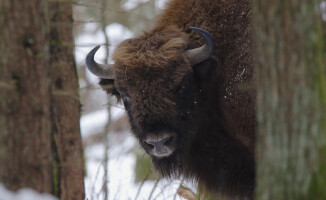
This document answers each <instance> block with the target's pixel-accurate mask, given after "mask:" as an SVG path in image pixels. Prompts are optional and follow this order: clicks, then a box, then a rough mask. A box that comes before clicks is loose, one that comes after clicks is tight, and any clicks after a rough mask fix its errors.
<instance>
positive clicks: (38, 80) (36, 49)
mask: <svg viewBox="0 0 326 200" xmlns="http://www.w3.org/2000/svg"><path fill="white" fill-rule="evenodd" d="M0 15H1V17H0V21H1V22H0V30H1V31H0V55H1V59H0V166H1V167H0V181H1V182H3V183H4V184H5V185H6V186H7V187H9V188H10V189H13V190H16V189H19V188H21V187H31V188H34V189H36V190H37V191H39V192H52V169H51V143H50V141H51V140H50V138H51V134H50V133H51V132H50V130H51V124H50V99H49V80H48V75H49V70H48V56H49V54H48V51H47V47H48V30H47V27H48V26H47V25H48V20H47V6H46V3H44V1H41V0H35V1H18V0H4V1H1V4H0Z"/></svg>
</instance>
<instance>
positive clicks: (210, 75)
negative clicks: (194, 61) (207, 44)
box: [192, 56, 220, 85]
mask: <svg viewBox="0 0 326 200" xmlns="http://www.w3.org/2000/svg"><path fill="white" fill-rule="evenodd" d="M219 66H220V64H219V61H218V59H217V58H216V57H215V56H211V57H210V58H209V59H207V60H206V61H204V62H202V63H200V65H194V66H192V68H193V71H194V79H195V82H196V83H198V84H200V85H202V84H204V82H207V83H209V82H210V80H212V79H215V78H216V77H219V74H220V67H219Z"/></svg>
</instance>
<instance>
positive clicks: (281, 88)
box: [253, 0, 326, 200]
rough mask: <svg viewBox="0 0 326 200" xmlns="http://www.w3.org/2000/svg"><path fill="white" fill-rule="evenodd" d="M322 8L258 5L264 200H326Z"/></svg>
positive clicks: (314, 1)
mask: <svg viewBox="0 0 326 200" xmlns="http://www.w3.org/2000/svg"><path fill="white" fill-rule="evenodd" d="M319 4H320V1H319V0H303V1H290V0H277V1H261V0H254V1H253V8H254V15H253V16H254V22H253V24H254V27H255V38H256V62H257V63H256V64H257V65H256V75H257V110H258V113H257V118H258V135H257V146H256V147H257V148H256V157H257V182H256V183H257V184H256V199H278V200H282V199H326V190H325V188H326V144H325V141H326V134H325V133H326V116H325V113H326V73H325V71H326V69H325V68H326V60H325V47H324V41H325V38H324V35H323V33H322V31H323V28H322V18H321V15H320V9H319Z"/></svg>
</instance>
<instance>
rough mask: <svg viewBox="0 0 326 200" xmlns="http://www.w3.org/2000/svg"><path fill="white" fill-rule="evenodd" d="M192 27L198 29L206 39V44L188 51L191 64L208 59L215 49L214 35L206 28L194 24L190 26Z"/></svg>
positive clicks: (187, 54)
mask: <svg viewBox="0 0 326 200" xmlns="http://www.w3.org/2000/svg"><path fill="white" fill-rule="evenodd" d="M190 29H191V30H194V31H196V32H197V33H198V34H199V35H201V36H202V37H203V38H204V39H205V44H204V45H203V46H201V47H198V48H195V49H190V50H187V51H186V56H187V57H188V59H189V60H190V63H191V65H192V66H193V65H195V64H198V63H200V62H202V61H204V60H206V59H208V58H209V57H210V56H211V55H212V53H213V51H214V49H215V41H214V38H213V36H212V35H211V34H210V33H209V32H207V31H205V30H204V29H201V28H197V27H193V26H190Z"/></svg>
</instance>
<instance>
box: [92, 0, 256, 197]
mask: <svg viewBox="0 0 326 200" xmlns="http://www.w3.org/2000/svg"><path fill="white" fill-rule="evenodd" d="M249 5H250V3H249V1H248V0H229V1H220V0H212V1H207V0H172V1H171V2H170V3H169V4H168V6H167V8H166V10H165V11H164V12H163V14H162V16H161V17H160V19H159V21H158V23H157V25H156V26H155V27H154V28H153V29H152V30H151V31H149V32H146V33H144V34H143V35H141V36H139V37H137V38H133V39H128V40H125V41H123V42H122V43H121V44H120V45H119V46H118V47H117V48H116V50H115V52H114V54H113V60H114V61H115V64H114V65H110V66H102V65H99V64H98V63H96V62H95V61H94V54H95V52H96V50H97V49H98V47H97V48H95V49H94V50H92V51H91V52H90V54H89V55H88V56H87V59H86V62H87V67H88V68H89V69H90V71H91V72H93V73H94V74H95V75H97V76H99V77H100V78H101V81H100V84H101V85H102V86H104V88H105V89H106V91H107V92H108V93H109V94H112V95H115V96H116V97H117V98H118V99H122V100H123V102H124V105H125V108H126V111H127V114H128V116H129V121H130V124H131V127H132V132H133V133H134V135H135V136H136V137H137V138H138V140H139V142H140V144H141V146H142V147H143V148H144V150H145V151H146V152H147V153H148V154H149V155H150V156H151V158H152V161H153V164H154V166H155V168H156V169H157V170H158V171H159V172H160V173H161V174H162V175H163V176H165V177H173V176H179V175H182V176H184V177H186V178H190V179H195V180H197V181H198V182H199V186H200V187H201V189H202V190H208V191H209V192H211V193H213V194H214V193H216V194H217V193H219V194H221V193H222V194H224V195H225V196H226V197H227V198H231V199H252V198H253V193H254V182H255V161H254V156H253V152H254V144H255V123H256V120H255V90H254V89H253V83H254V72H253V56H252V39H251V27H250V6H249ZM191 25H192V26H196V27H201V28H203V29H205V30H206V31H208V32H209V33H211V34H212V37H211V36H209V33H207V32H206V31H204V30H202V29H199V28H191V29H190V28H189V27H190V26H191ZM198 33H199V34H198ZM213 38H214V39H213ZM204 43H206V44H205V45H203V44H204ZM213 43H216V44H217V48H216V49H215V50H214V45H213ZM201 45H203V46H201ZM109 86H111V87H109ZM108 88H109V89H108Z"/></svg>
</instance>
